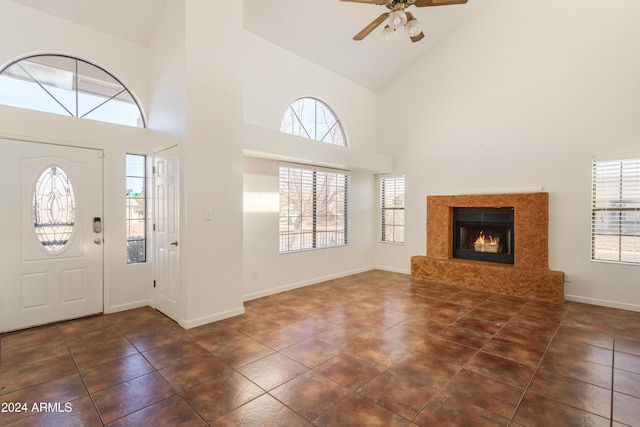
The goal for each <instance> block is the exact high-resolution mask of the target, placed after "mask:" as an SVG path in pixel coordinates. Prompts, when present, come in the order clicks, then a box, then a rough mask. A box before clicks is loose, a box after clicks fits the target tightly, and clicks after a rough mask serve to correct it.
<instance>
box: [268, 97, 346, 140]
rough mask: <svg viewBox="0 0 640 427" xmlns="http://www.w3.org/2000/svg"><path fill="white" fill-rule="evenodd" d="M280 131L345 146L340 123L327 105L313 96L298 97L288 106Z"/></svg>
mask: <svg viewBox="0 0 640 427" xmlns="http://www.w3.org/2000/svg"><path fill="white" fill-rule="evenodd" d="M280 131H281V132H284V133H290V134H292V135H297V136H301V137H303V138H309V139H315V140H316V141H322V142H327V143H329V144H335V145H341V146H343V147H346V145H347V143H346V140H345V138H344V132H343V131H342V125H341V124H340V121H339V120H338V119H337V117H336V115H335V114H334V113H333V111H331V108H329V106H328V105H326V104H325V103H324V102H322V101H319V100H317V99H315V98H300V99H298V100H296V101H295V102H294V103H293V104H291V105H290V106H289V108H288V109H287V111H286V112H285V114H284V117H283V118H282V122H281V124H280Z"/></svg>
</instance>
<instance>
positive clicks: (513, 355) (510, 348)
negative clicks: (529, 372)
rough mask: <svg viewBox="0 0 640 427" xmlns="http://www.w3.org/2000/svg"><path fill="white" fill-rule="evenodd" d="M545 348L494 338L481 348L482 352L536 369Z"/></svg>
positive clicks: (533, 343)
mask: <svg viewBox="0 0 640 427" xmlns="http://www.w3.org/2000/svg"><path fill="white" fill-rule="evenodd" d="M545 348H546V345H544V344H540V343H539V342H532V343H526V344H523V343H518V342H514V341H510V340H507V339H504V338H499V337H495V338H492V339H491V340H490V341H489V342H488V343H487V344H485V345H484V346H483V347H482V351H484V352H486V353H491V354H494V355H496V356H501V357H504V358H507V359H510V360H513V361H514V362H518V363H522V364H525V365H529V366H532V367H536V366H538V364H539V363H540V360H541V359H542V356H543V355H544V351H545Z"/></svg>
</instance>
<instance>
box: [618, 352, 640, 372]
mask: <svg viewBox="0 0 640 427" xmlns="http://www.w3.org/2000/svg"><path fill="white" fill-rule="evenodd" d="M613 366H614V367H615V368H616V369H622V370H624V371H629V372H633V373H635V374H640V356H636V355H633V354H629V353H623V352H621V351H616V352H615V354H614V355H613Z"/></svg>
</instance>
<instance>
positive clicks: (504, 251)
mask: <svg viewBox="0 0 640 427" xmlns="http://www.w3.org/2000/svg"><path fill="white" fill-rule="evenodd" d="M513 219H514V209H513V208H512V207H501V208H493V207H487V208H453V257H454V258H461V259H469V260H475V261H486V262H498V263H503V264H513V263H514V256H513V255H514V251H515V248H514V226H513Z"/></svg>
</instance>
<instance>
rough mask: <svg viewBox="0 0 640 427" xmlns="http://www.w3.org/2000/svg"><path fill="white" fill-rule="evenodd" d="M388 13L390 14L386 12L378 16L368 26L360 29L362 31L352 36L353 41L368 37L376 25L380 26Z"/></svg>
mask: <svg viewBox="0 0 640 427" xmlns="http://www.w3.org/2000/svg"><path fill="white" fill-rule="evenodd" d="M390 13H391V12H386V13H383V14H382V15H380V16H378V17H377V18H376V19H374V20H373V21H372V22H371V23H370V24H369V25H367V26H366V27H364V28H363V29H362V31H360V32H359V33H358V34H356V35H355V36H353V39H354V40H362V39H363V38H365V37H367V36H368V35H369V33H371V31H373V30H375V29H376V27H377V26H378V25H380V24H382V23H383V22H384V21H385V20H386V19H387V18H388V17H389V14H390Z"/></svg>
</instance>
